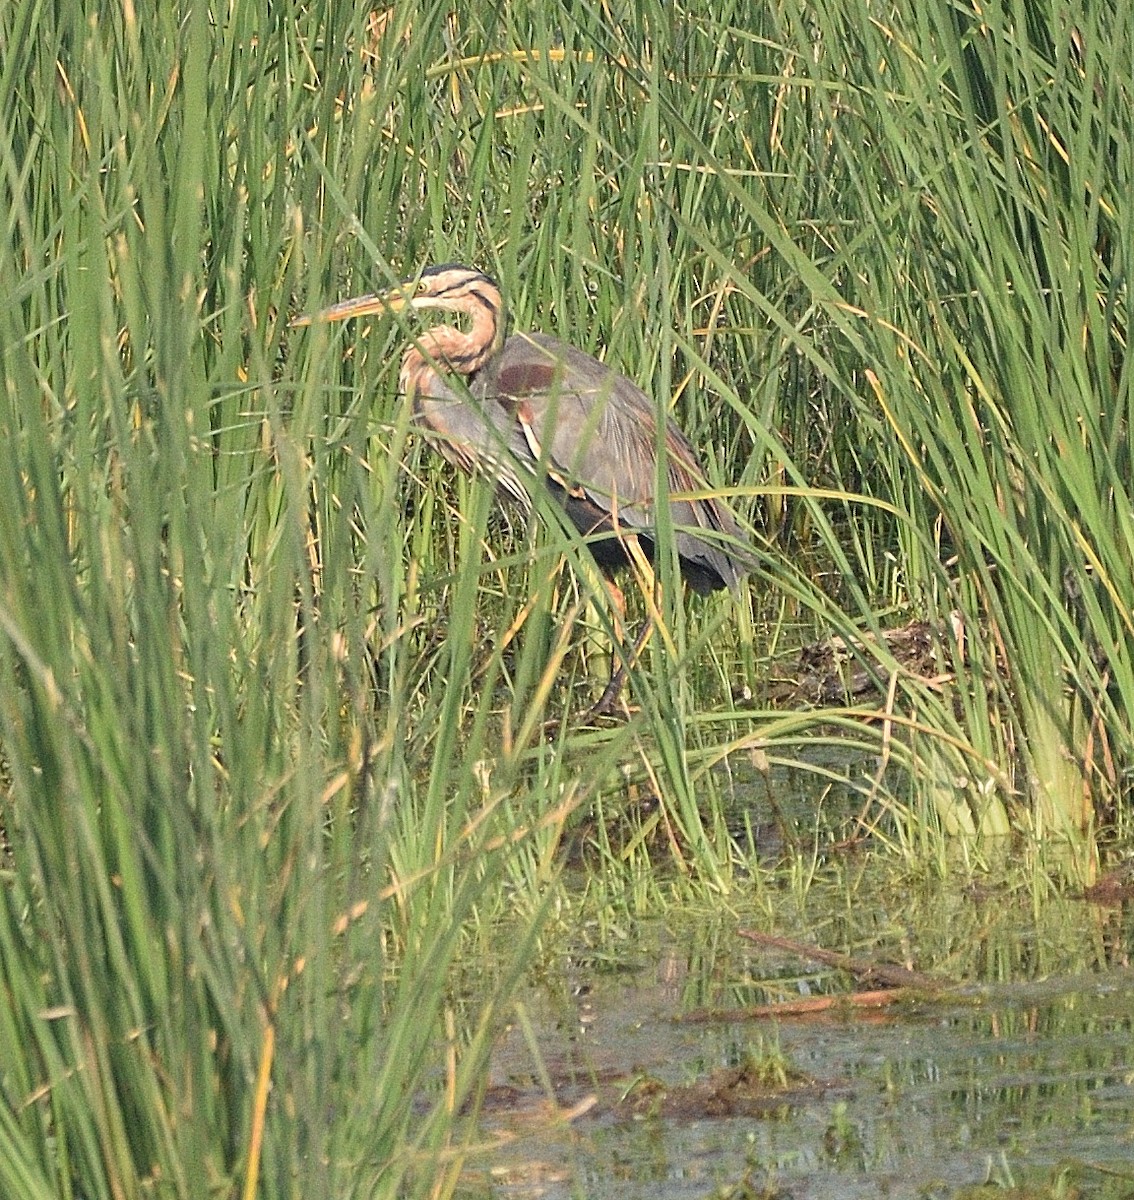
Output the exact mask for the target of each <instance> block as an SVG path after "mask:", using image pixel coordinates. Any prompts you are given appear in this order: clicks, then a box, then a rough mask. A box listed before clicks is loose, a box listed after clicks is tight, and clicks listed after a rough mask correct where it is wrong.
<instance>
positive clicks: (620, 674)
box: [583, 616, 654, 721]
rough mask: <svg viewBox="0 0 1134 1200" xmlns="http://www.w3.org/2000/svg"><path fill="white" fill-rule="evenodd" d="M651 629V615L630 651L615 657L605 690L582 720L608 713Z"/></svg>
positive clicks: (603, 715) (619, 693)
mask: <svg viewBox="0 0 1134 1200" xmlns="http://www.w3.org/2000/svg"><path fill="white" fill-rule="evenodd" d="M653 631H654V619H653V617H652V616H649V617H647V618H646V623H645V625H643V626H642V632H641V633H639V634H638V636H637V637H636V638H635V639H634V645H633V646H631V647H630V653H629V654H626V655H623V656H620V657H617V658H616V659H615V661H614V665H613V669H612V670H611V672H610V682H609V683H608V684H607V685H606V690H605V691H604V692H603V694H602V695H601V696H600V697H599V698H598V699H597V700H596V701H595V702H594V704H592V705H591V707H590V708H588V709H587V711H586V712H585V713H584V714H583V720H584V721H589V720H590V719H591V718H592V717H605V716H608V715H609V714H610V711H611V709H613V708H614V705H615V704H616V703H617V701H618V697H619V696H620V695H621V694H622V688H623V686H624V684H625V683H626V675H627V672H628V670H629V668H630V667H631V666H632V665H633V664H634V663H636V662H637V661H638V655H639V654H641V653H642V650H643V649H644V648H645V645H646V643H647V642H648V641H649V640H650V634H651V633H653Z"/></svg>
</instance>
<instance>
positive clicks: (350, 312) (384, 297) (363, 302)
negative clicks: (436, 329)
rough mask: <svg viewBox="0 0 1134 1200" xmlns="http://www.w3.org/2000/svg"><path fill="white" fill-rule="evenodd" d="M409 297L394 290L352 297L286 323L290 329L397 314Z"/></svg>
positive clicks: (293, 318)
mask: <svg viewBox="0 0 1134 1200" xmlns="http://www.w3.org/2000/svg"><path fill="white" fill-rule="evenodd" d="M408 303H409V297H408V296H407V295H405V294H404V293H402V292H399V291H397V290H396V289H391V290H390V291H388V292H371V293H369V294H368V295H365V296H353V297H351V299H349V300H340V301H339V302H338V304H332V305H331V307H330V308H324V309H323V310H322V312H317V313H304V314H303V315H302V316H299V317H292V319H291V320H290V321H289V322H288V325H289V326H290V327H291V328H293V329H294V328H295V327H296V326H299V325H315V324H317V323H321V322H324V321H345V320H346V319H347V318H348V317H366V316H369V315H370V314H371V313H388V312H397V311H398V310H399V309H400V308H405V306H406V305H407V304H408Z"/></svg>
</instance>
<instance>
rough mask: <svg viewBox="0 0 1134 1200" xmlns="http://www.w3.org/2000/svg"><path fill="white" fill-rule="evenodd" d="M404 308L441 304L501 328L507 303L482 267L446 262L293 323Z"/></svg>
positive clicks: (477, 322) (312, 322)
mask: <svg viewBox="0 0 1134 1200" xmlns="http://www.w3.org/2000/svg"><path fill="white" fill-rule="evenodd" d="M404 308H441V309H445V310H446V311H448V312H461V313H465V314H466V315H467V316H470V317H472V319H473V322H474V324H480V323H481V322H484V323H485V324H488V323H489V322H491V325H492V328H493V329H494V330H495V329H502V328H503V325H504V322H503V320H502V315H503V310H504V304H503V299H502V297H501V295H500V288H499V287H497V285H496V283H495V282H494V281H493V280H492V279H490V278H489V277H488V276H487V275H485V274H484V272H483V271H478V270H476V269H475V268H473V267H463V266H461V265H460V264H459V263H446V264H445V265H444V266H439V267H426V268H425V269H424V270H423V271H422V272H421V274H420V275H417V276H415V277H414V278H412V279H406V280H403V281H402V282H401V283H399V284H397V285H396V286H394V287H392V288H388V289H387V290H386V291H384V292H371V293H368V294H367V295H365V296H354V297H352V298H351V299H350V300H340V301H339V303H338V304H332V305H331V307H330V308H325V309H323V311H322V312H318V313H309V314H305V315H304V316H301V317H296V318H294V319H293V320H292V322H291V324H292V325H312V324H314V323H315V322H317V321H343V320H346V319H347V318H348V317H364V316H369V315H370V314H372V313H388V312H399V311H401V310H402V309H404Z"/></svg>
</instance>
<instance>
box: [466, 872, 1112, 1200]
mask: <svg viewBox="0 0 1134 1200" xmlns="http://www.w3.org/2000/svg"><path fill="white" fill-rule="evenodd" d="M809 900H812V901H814V900H815V896H814V894H812V895H811V896H810V897H809ZM905 900H906V901H907V902H908V903H909V904H912V905H913V906H914V907H916V905H917V903H918V899H917V897H911V896H909V895H907V896H906V897H905ZM936 901H937V904H938V906H939V909H938V912H937V914H936V916H937V918H938V922H937V927H936V928H934V926H933V921H932V920H927V923H926V925H925V926H923V927H922V929H923V931H924V938H925V940H924V942H919V944H918V946H917V947H916V950H917V955H916V957H917V959H918V962H917V965H918V966H919V967H921V968H923V969H927V970H935V971H936V972H937V973H938V974H942V975H945V976H947V977H951V978H955V979H964V980H966V981H970V982H969V984H968V986H967V987H966V989H965V993H964V995H963V996H953V997H951V998H949V999H940V1000H926V1001H925V1002H922V1003H915V1004H909V1005H905V1006H901V1007H897V1008H893V1009H889V1010H886V1011H884V1012H879V1013H875V1014H872V1015H865V1016H864V1015H862V1014H856V1015H855V1016H853V1017H851V1018H848V1019H845V1020H844V1019H841V1018H839V1017H838V1016H833V1015H827V1016H825V1017H823V1018H821V1019H817V1020H809V1021H803V1020H792V1021H781V1022H780V1023H779V1024H778V1025H776V1026H773V1025H770V1023H768V1022H766V1021H760V1020H753V1019H745V1009H746V1008H747V1007H749V1006H761V1005H764V1004H767V1003H768V1002H769V1001H774V1000H775V999H779V998H783V997H784V996H785V995H788V994H791V993H793V992H794V994H795V995H798V994H800V992H801V991H803V990H806V991H808V992H816V991H824V990H843V991H845V990H849V989H850V988H851V987H852V986H853V985H852V983H851V982H850V981H849V980H848V979H847V978H846V977H845V976H843V977H837V976H835V975H832V974H830V973H824V972H822V971H815V972H814V973H812V974H807V973H806V972H807V970H808V965H807V964H801V963H799V962H798V961H791V960H789V959H787V958H782V959H776V958H774V957H773V956H770V955H761V954H759V953H758V952H754V951H753V950H752V949H750V948H748V947H745V946H743V945H742V944H740V943H739V940H738V939H735V938H732V937H730V936H728V933H727V927H726V926H725V923H724V922H717V923H714V922H711V921H710V922H707V923H706V922H700V923H697V924H696V925H695V926H693V927H691V928H688V929H686V930H682V931H678V932H676V933H674V932H672V928H673V923H672V922H671V923H670V931H668V932H666V931H662V930H661V929H660V928H659V929H655V930H653V931H647V932H646V933H645V934H644V935H643V936H640V937H637V938H636V945H635V948H636V951H637V952H638V953H639V954H641V953H643V952H645V953H646V954H647V955H648V956H649V955H652V957H651V959H650V961H651V965H649V966H636V967H635V968H634V969H633V970H629V971H625V972H622V973H619V974H609V973H600V972H589V971H588V970H587V964H586V961H585V960H581V961H580V960H578V959H576V960H575V961H573V962H572V964H571V966H570V968H569V970H568V971H567V972H566V974H565V977H564V978H563V979H562V980H561V981H560V983H561V985H562V986H560V983H549V984H548V985H547V986H546V987H545V988H544V989H543V990H540V991H538V992H533V993H532V994H530V995H529V996H528V997H527V999H526V1001H525V1004H524V1013H525V1016H526V1018H527V1019H528V1020H529V1021H530V1029H529V1033H530V1034H533V1033H534V1039H531V1038H525V1037H524V1036H522V1035H521V1032H520V1030H519V1029H518V1028H517V1029H514V1030H512V1031H511V1032H510V1033H509V1035H508V1036H507V1037H506V1038H505V1039H504V1040H503V1042H502V1043H501V1045H500V1047H499V1050H498V1052H497V1055H496V1059H495V1065H494V1084H495V1085H496V1086H497V1087H499V1088H500V1089H501V1090H499V1091H494V1092H492V1093H490V1097H489V1104H488V1106H487V1111H486V1113H485V1118H484V1123H485V1126H486V1128H487V1129H489V1130H491V1131H492V1132H494V1133H497V1134H505V1135H507V1134H518V1135H519V1137H518V1140H516V1141H515V1142H513V1143H511V1144H510V1145H508V1146H507V1147H506V1148H505V1150H503V1151H501V1152H500V1153H499V1154H497V1155H496V1157H495V1158H494V1160H493V1172H492V1174H491V1176H490V1177H489V1178H490V1179H491V1180H492V1181H493V1184H492V1186H493V1187H494V1188H495V1189H498V1190H500V1191H501V1194H507V1195H540V1196H543V1197H564V1198H567V1197H575V1196H587V1197H591V1198H594V1200H600V1198H602V1197H614V1196H617V1197H620V1198H622V1197H636V1196H641V1197H651V1198H661V1200H668V1198H674V1200H676V1198H679V1197H699V1198H700V1197H706V1196H711V1195H718V1194H719V1195H730V1194H731V1195H736V1196H763V1195H783V1196H791V1197H793V1198H794V1200H804V1198H811V1197H816V1198H818V1197H824V1198H826V1197H832V1198H833V1197H839V1198H840V1200H844V1198H850V1197H863V1198H866V1197H870V1198H871V1200H874V1198H876V1197H878V1196H891V1197H911V1198H913V1197H918V1198H924V1197H938V1196H940V1197H943V1198H944V1197H953V1196H955V1195H957V1194H958V1191H959V1189H962V1188H965V1187H971V1186H972V1185H976V1184H980V1183H982V1182H985V1181H986V1180H992V1181H994V1182H998V1183H1008V1182H1014V1183H1016V1184H1018V1185H1019V1184H1025V1183H1027V1184H1032V1185H1035V1184H1038V1183H1043V1182H1050V1181H1051V1180H1053V1179H1055V1178H1056V1176H1057V1175H1059V1178H1060V1180H1061V1181H1062V1183H1064V1184H1066V1185H1067V1188H1068V1189H1070V1188H1072V1187H1073V1188H1076V1189H1078V1190H1077V1192H1075V1191H1071V1190H1064V1191H1059V1190H1058V1189H1057V1190H1055V1191H1052V1192H1044V1193H1042V1194H1045V1195H1068V1194H1077V1195H1078V1196H1080V1197H1082V1198H1084V1200H1085V1198H1087V1197H1107V1198H1109V1197H1114V1198H1117V1197H1129V1196H1130V1195H1131V1194H1134V1048H1132V1045H1134V1028H1132V1026H1134V972H1131V970H1130V969H1129V967H1128V966H1115V965H1114V962H1115V960H1119V961H1121V960H1124V959H1127V958H1128V951H1129V947H1130V945H1131V922H1130V919H1129V916H1124V915H1122V914H1113V913H1112V914H1110V915H1109V916H1105V917H1102V918H1101V919H1102V920H1103V922H1104V932H1105V933H1106V937H1105V939H1104V938H1102V937H1101V936H1100V928H1099V926H1098V925H1097V924H1096V922H1097V921H1098V920H1099V919H1100V918H1099V914H1098V913H1097V912H1094V911H1092V910H1090V909H1089V908H1088V907H1087V906H1083V905H1080V906H1078V907H1077V908H1070V907H1068V909H1067V910H1066V911H1065V913H1064V914H1063V916H1064V921H1063V924H1062V925H1061V927H1060V931H1061V936H1060V937H1059V938H1053V937H1052V936H1051V932H1052V931H1051V929H1050V928H1045V929H1044V930H1037V929H1035V928H1034V927H1033V928H1031V929H1030V930H1029V931H1028V933H1027V934H1026V935H1025V934H1023V933H1022V932H1021V929H1022V925H1021V923H1020V921H1019V919H1018V918H1019V914H1013V913H1012V912H1011V907H1012V906H1011V905H1010V904H1006V903H1004V902H1003V900H996V901H992V900H990V901H989V902H988V903H986V904H983V905H982V903H980V902H978V900H976V899H974V898H973V897H971V896H970V897H969V904H968V908H967V909H963V908H953V907H952V904H953V902H952V901H950V900H949V899H947V898H946V897H944V896H943V895H942V893H941V890H940V889H936ZM835 907H836V908H837V907H838V906H835ZM982 908H984V909H985V910H986V911H983V912H982V911H981V910H982ZM950 912H951V913H952V915H953V918H954V919H949V914H950ZM961 913H963V915H964V919H958V918H959V914H961ZM906 915H907V916H908V915H909V914H908V912H907V914H906ZM814 916H815V914H814V913H812V914H811V917H814ZM797 917H799V918H801V919H805V920H806V919H807V914H804V913H802V912H801V913H799V914H797ZM831 917H832V909H831V908H830V907H828V908H827V912H826V921H825V923H823V925H822V928H824V929H825V930H826V933H827V936H828V937H831V936H835V935H842V934H846V935H848V937H847V940H846V941H844V942H843V945H844V946H850V947H854V948H855V949H856V950H857V951H858V952H861V950H862V946H863V944H864V943H863V941H862V940H861V939H858V940H856V938H855V937H854V936H849V935H852V934H853V932H854V930H853V929H852V928H851V927H852V926H855V925H856V924H857V925H858V926H859V928H858V934H860V935H861V934H862V927H863V925H865V926H866V927H869V928H871V929H872V930H873V933H874V934H875V935H877V934H878V932H879V930H880V929H883V930H884V929H887V928H889V926H888V923H887V920H886V919H885V918H883V917H882V916H881V914H880V913H879V912H877V911H873V912H872V911H868V910H864V911H863V912H861V913H860V914H859V916H858V917H857V918H856V917H854V916H849V917H847V918H846V921H845V922H844V923H843V924H840V923H839V922H833V921H832V920H831ZM729 925H731V928H733V929H735V918H733V919H732V921H731V922H729ZM901 925H902V927H903V928H905V929H907V930H908V928H909V926H908V925H907V924H906V923H905V922H902V923H901ZM813 928H815V926H813ZM1001 928H1002V931H1003V932H1004V934H1005V937H1004V944H1003V945H1001V944H1000V943H999V942H998V939H997V936H996V934H997V930H998V929H1001ZM978 929H979V931H980V932H979V933H978V932H977V931H978ZM792 932H793V933H794V934H795V935H797V936H803V935H800V934H799V931H798V929H796V930H793V931H792ZM1064 938H1068V939H1070V943H1069V944H1068V943H1065V944H1063V946H1062V948H1060V946H1058V945H1057V944H1056V943H1057V942H1063V939H1064ZM881 940H882V942H885V939H884V938H883V939H881ZM900 941H901V939H900V938H899V937H897V935H895V946H890V947H886V946H883V948H882V949H879V948H878V945H877V944H876V945H875V948H874V949H875V953H876V954H877V956H878V957H879V958H884V957H887V956H888V955H889V956H890V957H896V955H895V953H894V950H895V948H896V944H897V943H898V942H900ZM827 944H828V945H830V944H831V942H830V941H829V940H828V941H827ZM1009 944H1010V945H1009ZM1084 956H1085V957H1084ZM1076 959H1077V961H1073V960H1076ZM1106 959H1109V960H1110V961H1109V963H1108V962H1105V961H1101V960H1106ZM639 961H641V960H639ZM1045 964H1046V965H1047V966H1048V967H1051V966H1053V965H1054V966H1056V967H1060V968H1062V971H1063V974H1062V975H1061V977H1060V978H1059V979H1057V980H1054V981H1052V980H1049V981H1046V982H1045V981H1043V980H1042V979H1041V978H1040V976H1041V975H1042V974H1043V968H1044V965H1045ZM1092 970H1093V972H1094V973H1093V974H1090V973H1088V974H1084V973H1082V972H1084V971H1092ZM568 977H569V978H568ZM1013 980H1014V981H1015V982H1013ZM580 987H581V988H582V991H583V992H585V1004H584V1007H585V1010H586V1018H585V1020H584V1019H582V1018H581V1017H580V1008H579V1006H580V1001H579V999H578V996H577V995H576V996H572V995H571V991H572V989H575V990H577V989H579V988H580ZM730 1007H731V1008H733V1009H735V1010H736V1013H737V1019H735V1020H727V1019H721V1020H715V1021H712V1022H707V1023H699V1022H698V1023H693V1022H684V1021H682V1020H681V1017H682V1015H683V1014H684V1013H687V1012H689V1011H691V1010H693V1009H703V1008H712V1009H714V1010H722V1009H728V1008H730ZM532 1040H534V1043H535V1044H536V1045H537V1046H538V1047H539V1054H540V1056H541V1058H542V1065H543V1069H544V1070H546V1076H544V1079H545V1084H542V1085H541V1084H540V1083H539V1082H538V1080H539V1078H540V1071H539V1070H537V1068H536V1067H535V1064H534V1063H533V1059H532V1055H531V1053H530V1050H529V1046H530V1044H531V1041H532ZM777 1054H778V1055H779V1056H780V1057H781V1058H782V1060H783V1061H784V1062H786V1063H787V1064H789V1065H790V1068H791V1070H792V1072H793V1075H792V1078H791V1079H790V1080H789V1081H788V1086H787V1089H786V1091H785V1094H784V1098H783V1102H782V1103H779V1104H775V1103H771V1104H768V1105H766V1106H757V1107H753V1108H750V1109H739V1110H734V1111H742V1112H744V1113H745V1115H743V1116H736V1115H731V1116H730V1115H723V1116H722V1115H715V1116H714V1115H710V1114H709V1111H704V1112H701V1113H697V1112H695V1111H693V1110H691V1109H689V1108H682V1107H681V1106H680V1105H676V1106H675V1105H672V1104H667V1103H663V1102H658V1103H656V1104H653V1105H651V1104H650V1103H645V1104H644V1103H643V1102H642V1097H643V1096H647V1097H649V1096H658V1095H662V1094H664V1093H665V1092H666V1091H667V1089H669V1091H670V1092H672V1094H674V1095H677V1096H680V1097H697V1096H698V1095H702V1094H707V1093H705V1092H704V1091H702V1092H698V1090H697V1088H698V1087H699V1086H700V1087H702V1088H703V1087H704V1084H705V1081H706V1080H710V1079H713V1078H724V1077H725V1076H723V1074H722V1069H723V1068H736V1067H737V1066H738V1064H744V1063H745V1062H746V1061H749V1060H751V1059H753V1058H755V1059H757V1060H763V1059H767V1057H768V1056H769V1055H777ZM714 1073H715V1074H714ZM547 1080H549V1081H550V1083H551V1086H552V1087H553V1089H554V1093H555V1095H554V1102H553V1101H552V1100H551V1099H550V1098H549V1097H548V1096H547V1095H546V1090H545V1085H546V1081H547ZM651 1089H653V1090H651ZM591 1096H593V1097H595V1102H594V1104H593V1106H592V1107H591V1108H590V1109H589V1111H588V1112H587V1113H586V1115H584V1116H581V1117H579V1118H578V1119H576V1120H574V1121H572V1122H570V1123H569V1124H567V1123H564V1124H560V1125H559V1126H556V1125H555V1124H554V1122H553V1121H552V1119H551V1114H552V1112H553V1111H554V1109H555V1107H556V1106H558V1107H559V1108H560V1109H565V1108H569V1107H570V1106H572V1105H577V1104H579V1103H580V1102H581V1101H583V1100H584V1099H585V1098H587V1097H591ZM493 1097H495V1098H496V1101H497V1103H495V1104H494V1103H493ZM706 1109H708V1106H706ZM725 1111H727V1110H725ZM1060 1173H1062V1174H1061V1175H1060ZM738 1185H740V1186H738ZM745 1186H747V1188H748V1189H749V1190H747V1191H746V1190H744V1187H745ZM730 1188H735V1189H736V1190H735V1191H733V1192H730V1191H729V1190H728V1189H730ZM765 1189H766V1190H765Z"/></svg>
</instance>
